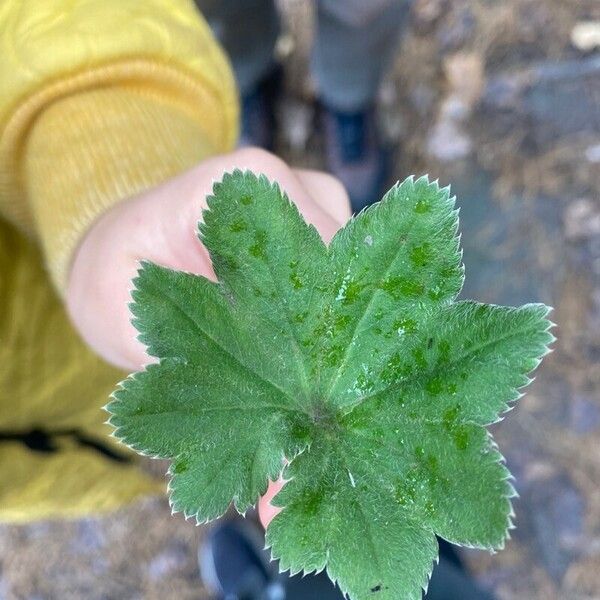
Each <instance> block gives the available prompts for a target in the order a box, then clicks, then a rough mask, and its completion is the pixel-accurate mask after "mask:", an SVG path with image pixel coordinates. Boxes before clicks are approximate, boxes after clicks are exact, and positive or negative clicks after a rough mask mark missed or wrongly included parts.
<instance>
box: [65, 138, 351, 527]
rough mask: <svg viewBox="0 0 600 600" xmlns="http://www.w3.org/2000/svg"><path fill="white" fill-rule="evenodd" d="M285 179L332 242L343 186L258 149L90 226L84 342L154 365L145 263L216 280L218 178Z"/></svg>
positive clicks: (209, 164)
mask: <svg viewBox="0 0 600 600" xmlns="http://www.w3.org/2000/svg"><path fill="white" fill-rule="evenodd" d="M236 167H238V168H241V169H249V170H251V171H253V172H255V173H258V174H260V173H263V174H265V175H266V176H267V177H268V178H269V179H271V180H273V181H277V182H278V183H279V185H280V187H281V188H282V190H284V191H285V192H287V194H288V196H289V198H290V199H291V200H292V201H293V202H295V203H296V205H297V206H298V208H299V210H300V212H301V213H302V215H303V216H304V218H305V219H306V221H308V222H309V223H312V224H313V225H314V226H315V227H316V228H317V229H318V231H319V232H320V233H321V236H322V237H323V239H324V240H325V241H329V240H330V239H331V238H332V237H333V235H334V233H335V232H336V231H337V230H338V229H339V227H340V226H341V225H343V224H344V223H345V222H346V220H347V219H348V218H349V217H350V205H349V202H348V196H347V194H346V192H345V190H344V188H343V186H342V185H341V183H340V182H339V181H338V180H337V179H335V178H333V177H331V176H330V175H326V174H325V173H320V172H317V171H304V170H297V169H291V168H290V167H288V166H287V165H286V164H285V163H284V162H283V161H282V160H280V159H279V158H277V157H275V156H274V155H272V154H269V153H268V152H265V151H263V150H258V149H252V148H249V149H244V150H238V151H235V152H232V153H231V154H226V155H223V156H218V157H215V158H211V159H208V160H206V161H204V162H202V163H200V164H199V165H198V166H197V167H195V168H194V169H192V170H190V171H188V172H186V173H184V174H183V175H180V176H179V177H177V178H175V179H172V180H171V181H169V182H167V183H165V184H163V185H162V186H160V187H158V188H155V189H153V190H150V191H148V192H146V193H144V194H142V195H140V196H138V197H136V198H133V199H131V200H128V201H126V202H122V203H120V204H118V205H116V206H115V207H114V208H113V209H112V210H110V211H109V212H107V213H106V214H104V215H102V217H101V218H100V219H98V221H97V222H96V223H95V224H94V225H93V226H92V227H91V228H90V230H89V231H88V233H87V235H86V236H85V238H84V239H83V241H82V243H81V244H80V246H79V248H78V250H77V251H76V253H75V257H74V261H73V266H72V268H71V272H70V277H69V284H68V288H67V295H66V301H67V308H68V311H69V314H70V316H71V319H72V321H73V323H74V324H75V326H76V327H77V329H78V330H79V332H80V333H81V335H82V337H83V339H84V340H85V341H86V342H87V343H88V344H89V345H90V346H91V347H92V348H93V349H94V350H95V351H96V352H97V353H98V354H99V355H100V356H102V357H103V358H104V359H105V360H107V361H109V362H111V363H113V364H115V365H116V366H118V367H121V368H124V369H127V370H129V371H137V370H140V369H141V368H142V367H143V366H144V365H145V364H147V363H148V362H151V360H152V359H151V357H149V356H148V355H147V354H146V350H145V348H144V346H143V345H142V344H141V342H139V341H138V340H137V332H136V330H135V329H134V327H133V326H132V325H131V322H130V319H131V314H130V312H129V309H128V303H129V302H130V292H131V280H132V278H133V277H135V275H136V272H137V269H138V261H140V260H141V259H147V260H151V261H153V262H156V263H159V264H161V265H163V266H166V267H170V268H173V269H179V270H185V271H189V272H192V273H196V274H198V275H204V276H205V277H208V278H209V279H213V280H214V279H215V274H214V271H213V269H212V266H211V262H210V257H209V255H208V251H207V250H206V248H204V247H203V246H202V244H201V243H200V242H199V240H198V238H197V234H196V231H197V226H196V224H197V222H198V220H199V219H200V218H201V210H202V209H203V208H206V196H207V195H209V194H210V193H211V190H212V185H213V182H214V181H218V180H220V179H221V177H222V175H223V173H225V172H227V171H231V170H233V169H234V168H236ZM281 485H282V483H281V482H277V483H271V485H270V486H269V490H268V491H267V493H266V495H265V496H264V497H263V498H261V500H260V502H259V514H260V517H261V520H262V522H263V524H264V525H265V526H266V525H267V524H268V523H269V522H270V520H271V519H272V518H273V517H274V516H275V514H276V513H277V509H275V508H274V507H272V506H271V505H270V504H269V501H270V500H271V498H272V497H273V496H274V495H275V494H276V493H277V492H278V491H279V489H280V488H281Z"/></svg>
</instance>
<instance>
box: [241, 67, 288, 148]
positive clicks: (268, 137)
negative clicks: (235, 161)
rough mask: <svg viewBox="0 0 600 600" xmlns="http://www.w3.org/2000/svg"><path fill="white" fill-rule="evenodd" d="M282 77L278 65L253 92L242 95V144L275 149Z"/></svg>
mask: <svg viewBox="0 0 600 600" xmlns="http://www.w3.org/2000/svg"><path fill="white" fill-rule="evenodd" d="M282 79H283V76H282V71H281V68H280V67H276V68H274V69H273V70H272V71H271V72H270V73H269V74H268V75H267V76H266V77H265V78H264V79H262V80H261V81H260V82H259V83H258V84H257V86H256V87H255V88H254V89H253V90H252V91H251V92H249V93H247V94H244V95H243V96H242V107H241V108H242V115H241V131H240V140H239V145H240V146H242V147H243V146H258V147H260V148H264V149H265V150H270V151H272V150H273V147H274V145H275V132H276V129H277V121H276V115H275V109H276V104H277V100H278V98H279V95H280V94H281V86H282Z"/></svg>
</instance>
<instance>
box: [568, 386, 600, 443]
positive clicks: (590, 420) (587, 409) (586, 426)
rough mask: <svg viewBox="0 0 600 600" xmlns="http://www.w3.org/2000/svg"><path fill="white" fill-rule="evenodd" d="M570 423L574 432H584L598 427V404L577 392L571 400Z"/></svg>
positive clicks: (599, 426) (599, 420)
mask: <svg viewBox="0 0 600 600" xmlns="http://www.w3.org/2000/svg"><path fill="white" fill-rule="evenodd" d="M570 408H571V410H570V413H571V414H570V421H571V422H570V425H571V428H572V429H573V431H575V433H579V434H586V433H591V432H592V431H595V430H597V429H598V428H600V405H599V404H598V403H597V402H593V401H592V400H591V399H590V398H586V397H584V396H581V395H579V394H577V395H576V396H575V397H574V398H573V399H572V401H571V406H570Z"/></svg>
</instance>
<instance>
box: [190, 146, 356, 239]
mask: <svg viewBox="0 0 600 600" xmlns="http://www.w3.org/2000/svg"><path fill="white" fill-rule="evenodd" d="M234 169H241V170H249V171H252V172H254V173H256V174H262V175H265V176H266V177H267V179H269V180H270V181H273V182H277V183H278V184H279V187H280V188H281V189H282V190H283V191H284V192H285V193H286V194H287V196H288V197H289V199H290V200H291V201H292V202H294V203H295V204H296V206H297V207H298V209H299V210H300V212H301V213H302V216H303V217H304V219H305V220H306V221H307V222H308V223H310V224H312V225H314V226H315V227H316V228H317V230H318V231H319V233H320V234H321V236H322V237H323V239H325V240H326V241H329V240H330V239H331V238H332V237H333V235H334V234H335V232H336V231H337V230H338V229H339V227H340V224H341V222H344V221H340V220H339V219H336V217H335V216H334V215H332V214H331V212H330V211H329V210H327V208H326V207H325V204H326V202H321V201H319V200H317V196H319V198H320V192H319V190H318V185H317V181H318V182H323V181H324V180H327V186H326V191H327V192H329V191H331V190H333V189H334V187H335V186H334V180H333V178H332V177H331V176H328V175H326V174H324V173H323V174H322V178H316V177H313V175H314V174H316V171H312V172H311V171H300V172H298V171H295V170H292V169H290V167H289V166H288V165H287V164H286V163H285V162H284V161H282V160H281V159H280V158H278V157H277V156H275V155H273V154H271V153H269V152H267V151H265V150H261V149H259V148H243V149H241V150H237V151H236V152H232V153H231V154H227V155H225V156H219V157H216V158H213V159H209V160H207V161H205V162H203V163H202V164H201V165H199V166H198V167H197V169H195V173H196V175H197V181H198V182H199V186H198V188H197V190H196V193H197V195H198V196H201V197H206V196H207V195H210V194H211V193H212V184H213V182H214V180H215V179H217V180H218V179H220V178H221V177H222V175H223V174H224V173H226V172H231V171H233V170H234ZM306 173H311V175H308V176H305V175H304V174H306ZM340 187H341V184H340ZM340 187H335V197H334V203H335V204H336V205H337V204H339V203H340V202H339V200H338V198H339V196H340V194H341V190H340ZM342 189H343V188H342ZM344 193H345V192H344Z"/></svg>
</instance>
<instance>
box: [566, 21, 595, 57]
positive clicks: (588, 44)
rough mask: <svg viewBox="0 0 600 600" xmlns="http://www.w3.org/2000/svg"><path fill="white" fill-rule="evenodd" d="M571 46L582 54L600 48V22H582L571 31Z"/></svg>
mask: <svg viewBox="0 0 600 600" xmlns="http://www.w3.org/2000/svg"><path fill="white" fill-rule="evenodd" d="M571 44H573V46H575V48H577V49H578V50H581V51H582V52H592V51H593V50H596V49H597V48H600V21H580V22H579V23H576V25H575V27H573V29H572V30H571Z"/></svg>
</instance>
